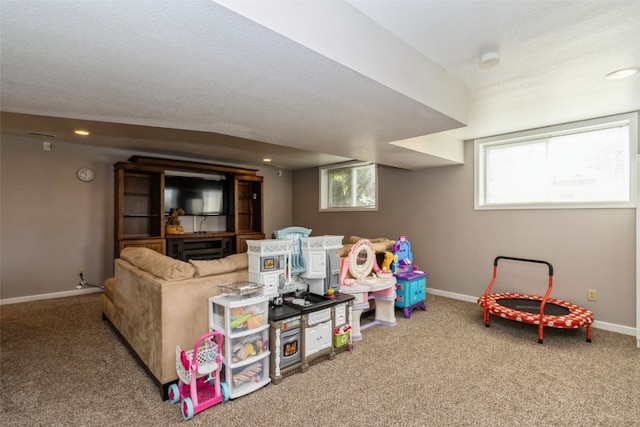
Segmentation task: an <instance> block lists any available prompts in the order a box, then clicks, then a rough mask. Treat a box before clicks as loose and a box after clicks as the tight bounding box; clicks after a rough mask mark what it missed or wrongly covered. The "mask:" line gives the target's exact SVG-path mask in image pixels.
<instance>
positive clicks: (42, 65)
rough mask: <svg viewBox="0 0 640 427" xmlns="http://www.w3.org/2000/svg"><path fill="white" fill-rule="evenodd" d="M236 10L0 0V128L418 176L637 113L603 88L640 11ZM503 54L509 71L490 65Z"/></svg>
mask: <svg viewBox="0 0 640 427" xmlns="http://www.w3.org/2000/svg"><path fill="white" fill-rule="evenodd" d="M226 3H231V4H232V5H231V6H230V5H229V4H226ZM233 3H234V2H224V1H221V2H218V3H216V2H211V1H195V0H189V1H183V2H175V1H162V0H161V1H135V2H131V1H92V2H80V1H66V2H61V1H59V2H45V1H30V2H17V1H15V2H13V1H11V2H10V1H2V2H1V3H0V7H1V9H0V19H1V21H0V31H1V36H2V38H1V45H0V47H1V50H0V55H1V62H0V67H1V68H0V109H1V110H2V112H3V114H2V122H1V124H2V131H3V132H4V133H8V134H15V135H22V136H26V137H32V138H36V139H38V138H39V139H42V138H44V137H42V136H37V135H33V134H29V133H28V132H29V131H32V132H36V133H43V134H49V135H54V136H55V138H54V139H53V141H54V142H55V141H56V140H57V141H65V142H74V143H84V144H92V145H96V146H110V147H114V148H120V149H127V150H133V151H141V152H148V153H157V154H164V155H171V156H184V157H197V158H201V159H208V160H211V161H219V162H229V163H240V164H249V165H259V164H261V163H262V158H263V157H272V158H273V159H274V163H275V164H277V165H278V166H279V167H288V168H292V169H298V168H304V167H310V166H317V165H322V164H329V163H334V162H338V161H344V160H348V159H360V160H370V161H375V162H378V163H382V164H387V165H391V166H396V167H403V168H409V169H412V168H420V167H430V166H442V165H447V164H456V163H457V162H458V161H459V159H460V157H461V156H460V155H459V153H458V154H457V155H456V154H455V152H456V149H455V148H454V149H452V150H451V152H453V153H454V154H451V153H450V152H448V151H447V150H446V149H445V150H439V151H437V152H435V151H433V150H432V147H433V145H432V144H433V143H441V144H440V147H442V146H443V145H442V144H444V143H443V142H442V141H446V144H445V145H447V146H448V144H449V142H448V141H451V142H450V144H451V147H454V145H455V144H456V140H457V141H458V142H459V141H460V140H463V139H470V138H475V137H484V136H490V135H495V134H500V133H505V132H510V131H516V130H522V129H529V128H535V127H540V126H546V125H550V124H556V123H562V122H568V121H574V120H580V119H585V118H591V117H597V116H602V115H608V114H616V113H620V112H626V111H635V110H638V109H640V76H634V77H632V78H630V79H627V80H623V81H615V82H612V81H607V80H605V79H604V78H603V76H604V75H605V74H606V73H608V72H610V71H614V70H616V69H619V68H623V67H628V66H640V29H639V28H638V27H639V24H638V20H637V17H638V16H640V2H637V1H598V2H592V1H554V2H548V1H525V2H522V1H518V2H505V1H449V2H445V1H422V2H419V1H393V2H390V1H352V2H326V1H309V2H297V3H296V4H295V5H294V3H291V2H276V1H268V2H262V3H261V4H260V3H256V2H250V1H247V2H236V4H235V5H234V4H233ZM223 5H225V6H226V7H225V6H223ZM264 5H266V7H267V8H268V9H269V10H268V11H265V10H260V8H259V7H258V9H257V12H255V13H254V14H251V13H248V12H246V11H244V10H242V8H243V7H244V8H250V7H252V6H263V7H264ZM232 6H233V7H232ZM236 7H237V8H238V9H236ZM231 9H234V10H231ZM249 12H253V11H249ZM267 12H269V13H271V14H272V15H273V16H268V14H267ZM338 12H339V13H338ZM305 13H306V14H307V15H309V16H310V18H307V19H309V20H308V21H305ZM311 13H312V15H310V14H311ZM338 18H342V19H338ZM277 19H280V21H277ZM310 24H317V25H315V26H314V25H310ZM345 34H351V36H344V35H345ZM498 47H499V50H500V54H501V63H500V64H499V66H498V67H496V68H494V69H490V70H486V69H481V68H479V67H478V64H477V63H478V57H479V54H480V53H481V52H483V51H484V50H485V49H487V48H498ZM423 70H424V72H423ZM418 71H419V72H420V73H422V74H419V73H418ZM421 76H422V77H421ZM459 88H462V91H461V90H459ZM462 92H463V93H462ZM77 127H85V128H90V129H91V130H92V135H91V136H90V137H89V138H85V139H81V138H80V137H77V136H75V135H73V134H72V133H71V131H72V129H73V128H77ZM408 138H410V139H411V141H417V145H416V146H414V149H412V150H410V149H406V148H402V146H403V143H402V142H400V143H399V144H397V143H396V144H392V143H393V142H395V141H403V140H406V139H408ZM421 138H423V139H424V140H422V139H421ZM49 139H51V138H49ZM405 145H407V144H405ZM416 147H417V148H416ZM442 152H444V153H445V154H444V155H442V154H441V153H442ZM434 153H435V154H434Z"/></svg>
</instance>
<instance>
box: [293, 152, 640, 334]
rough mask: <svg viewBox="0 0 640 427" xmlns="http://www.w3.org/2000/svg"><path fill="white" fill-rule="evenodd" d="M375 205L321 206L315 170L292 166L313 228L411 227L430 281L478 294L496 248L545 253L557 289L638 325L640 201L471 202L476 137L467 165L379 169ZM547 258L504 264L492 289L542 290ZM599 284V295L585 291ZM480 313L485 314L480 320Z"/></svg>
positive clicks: (298, 218) (371, 230) (300, 215)
mask: <svg viewBox="0 0 640 427" xmlns="http://www.w3.org/2000/svg"><path fill="white" fill-rule="evenodd" d="M379 183H380V187H379V201H380V209H379V211H378V212H365V213H363V212H351V213H319V212H318V170H317V169H307V170H302V171H296V172H294V176H293V200H294V201H295V203H294V205H293V222H294V224H295V225H300V226H305V227H309V228H311V229H313V233H312V234H313V235H321V234H342V235H344V236H345V240H346V238H347V237H348V236H350V235H359V236H365V237H369V238H371V237H388V238H392V239H396V238H397V237H398V236H401V235H406V236H407V237H408V239H409V241H410V243H411V248H412V252H413V256H414V263H415V264H416V265H418V266H419V267H420V268H422V269H423V270H426V271H428V272H429V273H430V275H429V278H428V280H427V287H428V288H431V289H437V290H439V291H442V292H443V293H445V294H447V293H451V294H452V295H450V296H455V297H460V298H463V299H474V300H475V298H477V297H478V296H479V295H481V294H482V293H484V291H485V288H486V287H487V285H488V284H489V281H490V280H491V275H492V272H493V260H494V259H495V257H496V256H499V255H504V256H513V257H522V258H531V259H541V260H546V261H549V262H551V263H552V264H553V266H554V270H555V271H554V273H555V274H554V281H553V283H554V288H553V292H552V296H553V297H555V298H559V299H565V300H568V301H570V302H573V303H576V304H579V305H583V306H585V307H587V308H589V309H591V310H592V311H593V312H594V314H595V318H596V321H599V322H608V323H612V324H614V325H618V326H626V327H630V328H633V327H635V323H636V319H635V314H636V312H635V286H636V284H635V209H571V210H511V211H508V210H504V211H475V210H474V209H473V145H472V143H471V142H468V143H467V144H466V146H465V164H464V165H461V166H448V167H441V168H432V169H423V170H415V171H406V170H399V169H393V168H387V167H380V168H379ZM547 278H548V271H547V270H546V267H545V266H544V265H539V264H533V265H532V264H523V263H514V262H502V261H501V262H500V263H499V268H498V279H499V280H498V283H497V284H496V288H495V289H494V290H496V291H498V290H505V291H512V292H523V293H530V294H535V295H542V294H544V292H545V291H546V288H547V281H548V279H547ZM588 288H591V289H596V290H597V293H598V301H597V302H590V301H587V299H586V293H587V289H588ZM479 320H480V318H479Z"/></svg>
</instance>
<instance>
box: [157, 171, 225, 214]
mask: <svg viewBox="0 0 640 427" xmlns="http://www.w3.org/2000/svg"><path fill="white" fill-rule="evenodd" d="M185 175H187V174H185ZM225 179H226V177H225V176H224V175H197V176H196V175H195V174H193V175H187V176H183V175H172V174H169V172H167V173H166V174H165V180H164V211H165V214H167V215H168V214H169V211H170V210H171V208H182V209H184V211H185V215H203V216H204V215H227V214H228V208H227V207H228V201H227V200H228V197H229V196H228V190H227V182H226V181H225Z"/></svg>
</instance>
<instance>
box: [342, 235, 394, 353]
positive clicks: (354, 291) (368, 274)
mask: <svg viewBox="0 0 640 427" xmlns="http://www.w3.org/2000/svg"><path fill="white" fill-rule="evenodd" d="M395 285H396V279H395V277H394V276H393V274H392V273H391V272H390V271H383V270H382V269H380V267H379V266H378V262H377V260H376V254H375V251H374V249H373V245H372V244H371V242H370V241H369V240H367V239H362V240H359V241H358V242H356V243H355V244H354V245H353V247H352V248H351V250H350V251H349V254H348V256H347V257H346V258H344V259H343V260H342V266H341V269H340V291H341V292H344V293H346V294H351V295H353V296H354V297H355V301H354V304H353V316H352V325H351V326H352V329H351V337H352V339H353V340H354V341H359V340H361V339H362V334H361V333H360V331H361V330H364V329H366V328H369V327H371V326H373V325H386V326H395V324H396V317H395V304H394V303H395V298H396V291H395ZM369 300H375V318H374V320H373V321H371V322H369V323H366V324H365V325H360V315H361V314H362V312H363V311H364V310H366V309H368V308H369Z"/></svg>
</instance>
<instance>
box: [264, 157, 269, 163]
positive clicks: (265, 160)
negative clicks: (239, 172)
mask: <svg viewBox="0 0 640 427" xmlns="http://www.w3.org/2000/svg"><path fill="white" fill-rule="evenodd" d="M262 161H263V162H265V163H269V162H271V159H270V158H268V157H265V158H264V159H262Z"/></svg>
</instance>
